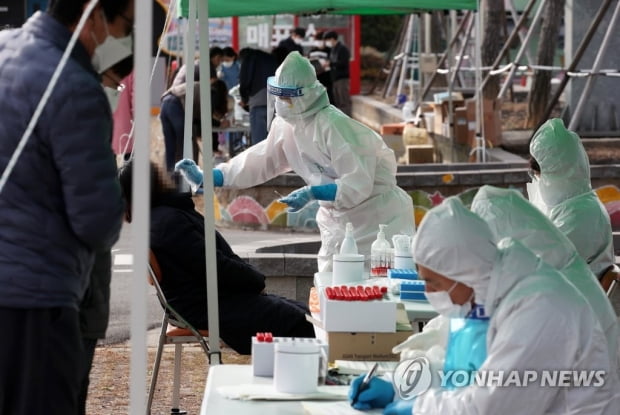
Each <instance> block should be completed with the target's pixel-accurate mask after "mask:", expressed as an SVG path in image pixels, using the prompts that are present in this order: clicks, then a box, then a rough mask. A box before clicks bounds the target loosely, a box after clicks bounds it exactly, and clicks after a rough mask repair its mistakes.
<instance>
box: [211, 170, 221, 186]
mask: <svg viewBox="0 0 620 415" xmlns="http://www.w3.org/2000/svg"><path fill="white" fill-rule="evenodd" d="M213 186H215V187H222V186H224V173H222V170H220V169H213Z"/></svg>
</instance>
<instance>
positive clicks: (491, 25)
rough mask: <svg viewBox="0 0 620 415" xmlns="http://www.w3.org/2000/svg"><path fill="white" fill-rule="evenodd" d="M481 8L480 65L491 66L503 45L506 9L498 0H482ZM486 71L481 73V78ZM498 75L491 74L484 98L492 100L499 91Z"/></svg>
mask: <svg viewBox="0 0 620 415" xmlns="http://www.w3.org/2000/svg"><path fill="white" fill-rule="evenodd" d="M481 9H482V10H483V13H484V17H483V19H484V23H485V25H484V37H483V40H482V66H491V65H492V64H493V62H494V61H495V59H496V58H497V55H499V52H500V51H501V50H502V46H503V45H504V39H505V38H504V37H503V35H502V34H503V33H504V28H503V27H504V24H505V20H506V10H505V8H504V2H503V1H498V0H482V4H481ZM485 76H486V73H483V74H482V78H483V79H484V77H485ZM499 81H500V77H499V76H493V77H491V79H489V82H487V84H486V86H485V87H484V91H482V96H483V97H484V98H485V99H492V100H494V99H495V98H496V97H497V94H498V93H499V86H500V82H499Z"/></svg>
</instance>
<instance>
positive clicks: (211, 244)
mask: <svg viewBox="0 0 620 415" xmlns="http://www.w3.org/2000/svg"><path fill="white" fill-rule="evenodd" d="M198 3H199V4H200V6H199V7H198V13H199V20H200V43H199V47H200V56H205V57H207V58H206V59H203V60H202V62H201V63H200V65H199V70H200V79H201V80H203V82H201V83H200V124H201V126H202V166H203V169H204V172H205V178H204V180H203V189H204V192H203V197H204V205H205V208H204V209H205V214H204V225H205V261H206V270H207V275H206V276H205V278H206V280H207V318H208V323H209V348H210V353H209V363H210V365H211V366H213V365H219V364H220V363H222V356H221V353H220V323H219V322H220V320H219V316H220V315H219V308H218V295H217V293H218V288H217V260H216V256H215V214H214V210H213V198H214V197H215V193H214V192H213V179H212V174H211V171H212V169H213V149H212V148H211V139H212V138H211V137H212V132H213V129H212V128H213V127H212V126H211V83H210V82H206V80H207V79H209V76H210V75H209V74H210V71H211V59H209V58H208V56H209V2H208V1H201V2H198Z"/></svg>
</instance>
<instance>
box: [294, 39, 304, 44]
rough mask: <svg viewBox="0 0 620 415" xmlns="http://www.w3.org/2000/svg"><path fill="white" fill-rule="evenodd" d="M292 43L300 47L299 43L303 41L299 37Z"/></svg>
mask: <svg viewBox="0 0 620 415" xmlns="http://www.w3.org/2000/svg"><path fill="white" fill-rule="evenodd" d="M293 42H295V44H296V45H301V42H303V39H302V38H300V37H294V38H293Z"/></svg>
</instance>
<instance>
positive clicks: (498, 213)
mask: <svg viewBox="0 0 620 415" xmlns="http://www.w3.org/2000/svg"><path fill="white" fill-rule="evenodd" d="M471 210H472V211H473V212H474V213H476V214H478V215H479V216H480V217H482V219H484V220H485V221H486V223H487V224H488V225H489V227H490V228H491V232H492V233H493V236H494V238H495V240H496V241H498V242H499V241H500V240H502V239H504V238H507V237H510V238H513V239H516V240H518V241H520V242H521V243H522V244H523V245H525V246H526V247H527V248H529V249H530V250H531V251H532V252H534V253H535V254H536V255H537V256H538V257H539V258H540V259H542V260H543V261H545V262H546V263H547V264H549V265H551V266H552V267H554V268H556V269H558V270H559V271H561V272H562V274H564V276H565V277H566V279H567V280H568V281H570V282H571V283H572V284H573V285H574V286H575V288H577V290H578V291H579V292H580V293H581V294H583V296H584V297H585V298H586V300H587V301H588V304H590V307H592V310H593V311H594V314H595V315H596V317H597V318H598V321H599V323H600V324H601V328H602V329H603V332H604V333H605V337H606V338H607V347H608V351H609V355H610V360H611V363H612V365H613V368H617V366H618V317H617V316H616V313H615V312H614V309H613V307H612V305H611V303H610V302H609V299H608V298H607V295H606V294H605V292H604V291H603V289H602V288H601V284H599V282H598V281H597V279H596V277H595V276H594V274H593V273H592V271H590V268H589V267H588V264H586V263H585V261H584V260H583V259H582V258H581V257H580V256H579V254H578V253H577V251H576V250H575V247H574V245H573V244H572V243H571V241H569V240H568V238H567V237H566V236H565V235H564V234H563V233H562V232H561V231H560V230H559V229H558V228H556V227H555V225H553V223H551V221H550V220H549V219H548V218H547V217H546V216H545V215H543V214H542V213H541V212H540V211H539V210H538V209H536V208H535V207H534V206H533V205H532V204H530V203H528V202H527V201H526V200H525V198H524V197H523V196H522V195H521V193H519V192H518V191H516V190H512V189H500V188H497V187H493V186H483V187H481V188H480V190H478V193H477V194H476V196H475V197H474V200H473V203H472V205H471Z"/></svg>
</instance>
